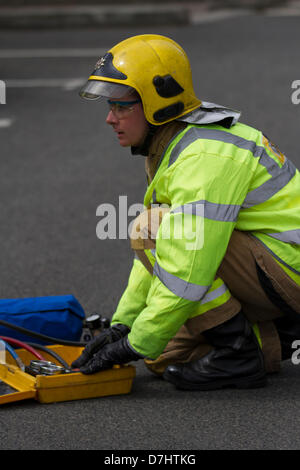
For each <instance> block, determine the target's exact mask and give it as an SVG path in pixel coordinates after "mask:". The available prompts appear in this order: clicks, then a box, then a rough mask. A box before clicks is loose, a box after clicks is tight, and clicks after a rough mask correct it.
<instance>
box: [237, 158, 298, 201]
mask: <svg viewBox="0 0 300 470" xmlns="http://www.w3.org/2000/svg"><path fill="white" fill-rule="evenodd" d="M295 173H296V168H295V166H294V164H293V163H292V162H291V161H289V160H286V161H285V163H284V165H283V166H282V168H280V167H279V166H278V167H277V171H276V173H275V172H274V175H273V177H272V178H270V179H269V180H268V181H266V182H265V183H263V184H262V185H261V186H259V187H258V188H256V189H253V191H250V192H249V193H248V194H247V196H246V198H245V200H244V202H243V204H242V209H245V208H248V207H252V206H255V205H257V204H262V203H263V202H265V201H267V200H268V199H270V198H271V197H272V196H274V194H276V193H277V192H278V191H280V190H281V189H282V188H284V186H285V185H286V184H287V183H288V182H289V181H290V180H291V179H292V178H293V176H294V175H295Z"/></svg>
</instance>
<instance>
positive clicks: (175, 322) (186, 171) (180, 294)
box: [128, 153, 252, 359]
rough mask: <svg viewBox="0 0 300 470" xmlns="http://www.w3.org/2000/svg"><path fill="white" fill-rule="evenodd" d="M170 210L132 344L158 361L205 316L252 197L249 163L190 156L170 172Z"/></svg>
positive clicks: (178, 162) (164, 221)
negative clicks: (183, 330)
mask: <svg viewBox="0 0 300 470" xmlns="http://www.w3.org/2000/svg"><path fill="white" fill-rule="evenodd" d="M168 173H169V174H168V183H167V184H168V186H167V187H168V197H169V199H170V202H171V211H170V213H168V214H166V215H165V216H164V217H163V220H162V223H161V225H160V228H159V231H158V234H157V238H156V263H155V266H154V276H153V279H152V282H151V287H150V289H149V293H148V296H147V303H146V306H145V308H144V309H143V311H142V312H141V313H140V315H139V316H138V317H137V318H136V319H135V321H134V323H133V325H132V329H131V332H130V334H129V336H128V339H129V342H130V344H131V346H132V348H133V349H134V350H136V351H137V352H138V353H139V354H142V355H144V356H145V357H149V358H151V359H155V358H157V357H158V356H159V355H160V354H161V353H162V351H163V350H164V348H165V346H166V345H167V343H168V341H169V340H170V339H171V338H172V337H173V336H174V335H175V334H176V332H177V331H178V329H179V328H180V327H181V326H182V325H183V324H184V323H185V322H186V320H187V319H188V318H190V317H192V316H195V315H198V314H201V308H202V303H203V302H204V299H205V296H206V294H207V292H209V293H210V289H211V287H212V285H213V283H214V282H215V281H214V280H215V276H216V272H217V269H218V267H219V265H220V264H221V261H222V259H223V257H224V255H225V252H226V249H227V245H228V243H229V240H230V237H231V234H232V231H233V230H234V227H235V224H236V220H237V217H238V213H239V209H240V206H241V204H242V202H243V200H244V198H245V196H246V194H247V190H248V187H249V184H250V181H251V178H252V170H251V167H250V164H247V161H243V162H240V161H235V160H234V159H233V158H230V157H228V158H223V157H222V158H221V157H219V156H218V155H211V154H209V155H207V154H198V155H197V154H195V153H194V154H193V153H190V154H188V155H187V156H186V158H183V159H182V160H181V161H177V162H176V163H175V164H174V165H172V167H170V168H169V169H168Z"/></svg>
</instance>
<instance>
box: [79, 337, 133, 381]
mask: <svg viewBox="0 0 300 470" xmlns="http://www.w3.org/2000/svg"><path fill="white" fill-rule="evenodd" d="M141 357H142V356H141V355H139V354H138V353H136V352H135V351H134V350H133V349H131V347H130V345H129V342H128V338H127V336H125V338H122V339H119V341H116V342H114V343H111V344H107V345H106V346H104V347H103V348H102V349H100V351H98V352H96V353H95V354H94V355H93V357H92V358H91V359H90V361H89V362H88V363H86V364H84V365H83V366H82V367H80V372H82V373H83V374H94V373H95V372H99V371H100V370H105V369H111V368H112V366H113V365H114V364H125V363H126V362H130V361H137V360H138V359H140V358H141Z"/></svg>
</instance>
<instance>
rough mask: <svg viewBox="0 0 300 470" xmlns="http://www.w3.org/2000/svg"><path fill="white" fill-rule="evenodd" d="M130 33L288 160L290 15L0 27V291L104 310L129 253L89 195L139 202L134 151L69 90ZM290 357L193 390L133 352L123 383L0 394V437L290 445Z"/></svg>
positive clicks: (293, 148) (16, 443)
mask: <svg viewBox="0 0 300 470" xmlns="http://www.w3.org/2000/svg"><path fill="white" fill-rule="evenodd" d="M144 32H154V33H162V34H166V35H169V36H171V37H172V38H173V39H175V40H176V41H178V42H179V43H180V44H181V45H182V46H183V47H184V48H185V49H186V51H187V52H188V54H189V57H190V60H191V63H192V66H193V72H194V73H193V76H194V82H195V89H196V91H197V93H198V95H199V97H202V98H203V99H204V100H207V101H214V102H216V103H220V104H225V105H228V106H231V107H234V108H236V109H239V110H242V112H243V116H242V121H243V122H245V123H247V124H250V125H253V126H256V127H258V128H260V129H262V130H263V131H264V132H265V133H266V135H267V136H269V137H270V139H271V140H272V141H274V142H275V143H276V144H277V145H278V146H279V147H280V149H281V150H282V151H283V152H284V153H286V155H287V156H288V157H289V158H290V159H291V160H292V161H293V162H294V163H295V164H296V166H298V167H300V152H299V122H300V104H299V105H297V104H293V103H292V99H291V96H292V93H293V89H292V83H293V82H294V81H295V80H300V69H299V41H300V17H291V18H290V17H287V18H279V17H264V16H252V15H250V16H244V17H241V18H229V19H226V20H224V21H216V22H210V23H206V24H201V25H194V26H191V27H182V28H173V27H165V28H163V30H162V29H161V28H160V29H158V28H155V27H154V28H151V30H150V29H149V28H143V29H142V28H138V27H135V28H134V27H128V28H123V29H117V28H114V29H101V30H75V31H74V30H72V31H47V30H43V31H26V32H25V31H24V32H22V31H13V32H12V31H0V58H1V60H0V64H1V66H0V79H1V80H3V81H5V82H6V83H7V90H6V91H7V93H6V104H5V105H0V142H1V159H0V175H1V184H0V200H1V229H0V246H1V269H0V297H1V298H16V297H33V296H44V295H60V294H70V293H71V294H73V295H74V296H75V297H76V298H77V299H78V300H79V302H80V303H81V304H82V306H83V308H84V309H85V311H86V313H88V312H91V311H95V310H97V311H99V312H101V313H102V314H104V315H107V316H109V317H111V315H112V314H113V312H114V309H115V308H116V305H117V302H118V299H119V298H120V296H121V294H122V292H123V289H124V288H125V286H126V281H127V276H128V273H129V270H130V266H131V262H132V254H131V252H130V247H129V242H128V240H127V239H118V235H117V234H116V235H117V238H116V239H113V240H102V241H101V240H99V239H98V238H97V236H96V226H97V223H98V221H99V217H97V216H96V210H97V207H98V206H99V205H100V204H103V203H110V204H113V205H114V206H115V207H116V209H118V204H119V196H126V198H127V199H126V203H127V204H128V207H130V206H131V205H132V204H134V203H140V202H142V198H143V193H144V190H145V176H144V161H143V158H142V157H132V156H131V155H130V152H129V151H128V149H121V148H119V146H118V143H117V142H116V139H115V137H114V135H113V133H112V131H111V130H110V129H108V128H107V125H106V124H105V113H106V106H105V104H104V103H103V105H101V104H100V103H99V102H96V103H86V102H83V101H82V100H80V99H79V97H78V94H77V91H78V83H80V81H81V80H82V79H84V78H86V77H87V76H88V73H89V72H90V71H92V69H93V65H94V63H95V62H96V60H97V58H98V57H97V53H96V50H98V49H99V54H100V53H101V51H103V49H107V48H109V47H110V46H112V45H113V44H114V43H116V42H118V41H120V40H121V39H124V38H126V37H128V36H131V35H133V34H140V33H144ZM41 49H47V50H48V53H45V52H42V53H41V54H40V53H39V52H37V50H41ZM70 49H72V50H73V53H72V54H73V57H71V53H70ZM83 49H84V51H85V52H84V51H83ZM34 51H35V52H34ZM51 51H52V52H51ZM53 51H54V52H53ZM63 51H64V52H63ZM76 51H77V52H76ZM34 54H35V57H33V55H34ZM39 55H41V56H42V57H39ZM59 55H63V57H59ZM74 79H76V80H78V81H73V80H74ZM33 80H39V82H38V83H37V82H33ZM130 220H132V217H129V216H128V222H129V221H130ZM117 226H118V224H117ZM299 367H300V366H298V367H297V366H296V365H293V364H292V363H290V362H285V363H283V364H282V370H281V373H280V374H278V375H272V376H270V378H269V385H268V387H266V388H264V389H258V390H242V391H241V390H223V391H212V392H201V393H198V392H183V391H178V390H176V389H174V388H173V386H172V385H171V384H168V383H164V382H163V381H162V380H161V379H159V378H156V377H154V376H152V375H151V374H150V373H149V372H148V371H147V370H146V369H145V367H144V366H143V364H142V363H141V362H139V363H137V376H136V378H135V380H134V383H133V389H132V392H131V394H129V395H126V396H115V397H105V398H99V399H90V400H82V401H74V402H66V403H53V404H50V405H41V404H39V403H37V402H35V401H27V402H19V403H16V404H10V405H7V406H3V407H1V409H0V449H2V450H3V449H13V450H15V449H45V450H46V449H53V450H54V449H59V450H62V449H72V450H75V449H95V450H102V449H106V450H107V449H108V450H111V451H113V450H137V449H148V450H162V449H165V450H168V451H169V452H172V450H175V449H177V450H179V449H180V450H186V451H187V450H189V449H196V450H204V449H206V450H216V449H218V450H222V449H223V450H232V449H234V450H237V449H242V450H245V449H250V450H251V449H259V450H262V449H270V450H273V449H299V448H300V435H299V432H298V429H299V425H300V413H299V411H300V368H299ZM99 455H100V454H99Z"/></svg>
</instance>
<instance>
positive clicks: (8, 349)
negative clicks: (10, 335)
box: [1, 340, 25, 371]
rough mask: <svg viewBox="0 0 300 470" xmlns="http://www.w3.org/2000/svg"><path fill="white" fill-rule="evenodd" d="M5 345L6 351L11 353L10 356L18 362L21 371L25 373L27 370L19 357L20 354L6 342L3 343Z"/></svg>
mask: <svg viewBox="0 0 300 470" xmlns="http://www.w3.org/2000/svg"><path fill="white" fill-rule="evenodd" d="M1 341H3V340H1ZM3 343H4V344H5V349H7V351H8V352H9V353H10V355H11V356H12V357H13V359H14V360H15V361H16V363H17V364H18V366H19V367H20V369H21V370H23V371H24V370H25V365H24V364H23V362H22V360H21V358H20V357H19V356H18V354H17V353H16V351H15V350H14V348H12V347H11V345H10V344H8V343H7V342H6V341H3Z"/></svg>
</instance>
